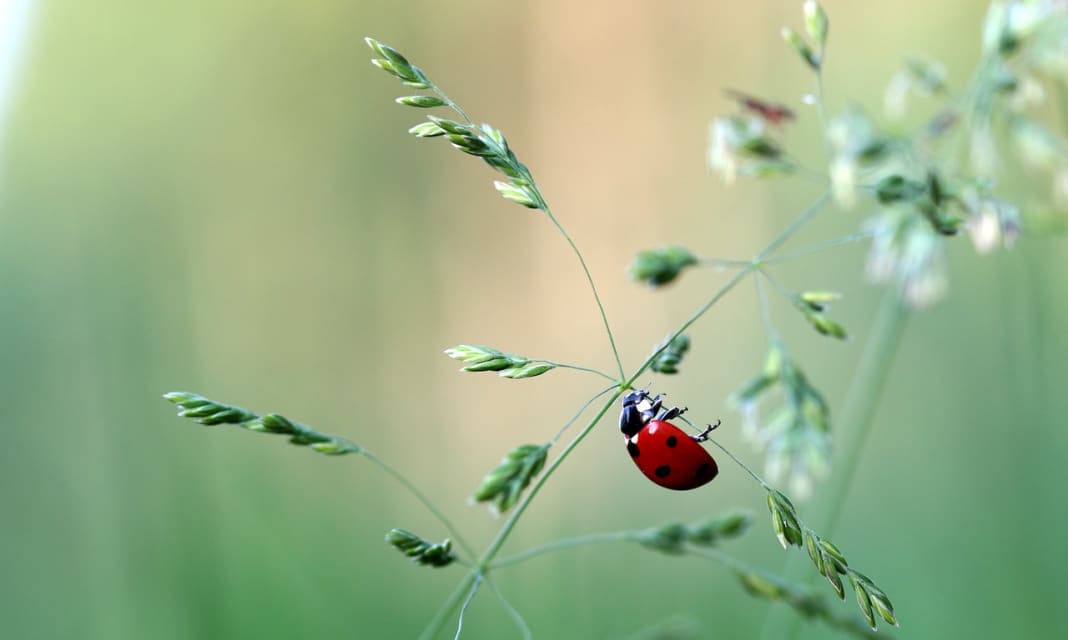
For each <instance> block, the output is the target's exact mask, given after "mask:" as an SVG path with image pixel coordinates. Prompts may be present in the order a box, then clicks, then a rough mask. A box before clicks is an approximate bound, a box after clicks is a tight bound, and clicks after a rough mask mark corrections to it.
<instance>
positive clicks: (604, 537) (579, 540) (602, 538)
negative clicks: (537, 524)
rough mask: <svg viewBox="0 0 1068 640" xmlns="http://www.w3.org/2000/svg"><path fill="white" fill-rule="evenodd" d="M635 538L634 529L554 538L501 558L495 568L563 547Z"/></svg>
mask: <svg viewBox="0 0 1068 640" xmlns="http://www.w3.org/2000/svg"><path fill="white" fill-rule="evenodd" d="M634 539H635V532H633V531H609V532H602V533H591V534H590V535H587V536H576V537H574V538H563V539H561V540H553V541H552V542H547V543H545V544H543V545H539V546H537V547H531V548H530V549H527V550H526V551H521V552H519V553H517V554H515V555H511V556H508V557H506V558H501V559H500V560H498V561H496V562H494V563H493V568H494V569H500V568H501V567H508V566H511V565H514V564H519V563H520V562H524V561H526V560H530V559H531V558H535V557H537V556H540V555H542V554H546V553H551V552H553V551H561V550H563V549H571V548H573V547H582V546H585V545H588V544H602V543H605V542H627V541H631V540H634Z"/></svg>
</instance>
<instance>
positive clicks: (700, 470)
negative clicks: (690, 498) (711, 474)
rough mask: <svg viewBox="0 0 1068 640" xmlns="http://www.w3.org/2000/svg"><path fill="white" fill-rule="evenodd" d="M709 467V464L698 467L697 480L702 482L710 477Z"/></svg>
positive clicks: (705, 463)
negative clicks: (706, 477)
mask: <svg viewBox="0 0 1068 640" xmlns="http://www.w3.org/2000/svg"><path fill="white" fill-rule="evenodd" d="M708 468H709V465H708V463H707V462H704V463H701V466H700V467H697V476H696V477H697V479H698V480H700V479H702V478H704V477H705V476H707V475H708Z"/></svg>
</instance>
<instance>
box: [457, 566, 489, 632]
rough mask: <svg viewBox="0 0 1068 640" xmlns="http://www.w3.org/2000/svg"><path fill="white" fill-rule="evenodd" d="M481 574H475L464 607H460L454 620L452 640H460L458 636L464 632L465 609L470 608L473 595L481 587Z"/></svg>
mask: <svg viewBox="0 0 1068 640" xmlns="http://www.w3.org/2000/svg"><path fill="white" fill-rule="evenodd" d="M482 578H483V576H482V574H481V573H477V574H475V583H474V584H473V585H471V591H470V593H468V594H467V598H466V599H465V600H464V605H463V606H462V607H460V615H459V617H458V618H457V619H456V635H455V636H453V640H460V634H462V633H463V631H464V614H465V613H467V608H468V607H469V606H471V601H472V600H474V599H475V594H476V593H478V588H479V587H481V586H482Z"/></svg>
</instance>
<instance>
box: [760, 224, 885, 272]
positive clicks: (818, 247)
mask: <svg viewBox="0 0 1068 640" xmlns="http://www.w3.org/2000/svg"><path fill="white" fill-rule="evenodd" d="M870 237H872V232H871V231H857V232H856V233H851V234H849V235H845V236H842V237H840V238H832V239H830V240H826V241H824V242H818V243H816V244H812V245H809V246H807V247H800V248H798V249H795V250H793V251H786V252H783V253H780V254H778V255H776V256H773V257H771V258H768V259H766V260H764V264H779V263H782V262H786V261H788V260H793V259H794V258H801V257H804V256H807V255H811V254H813V253H819V252H821V251H823V250H824V249H831V248H833V247H840V246H842V245H846V244H852V243H854V242H857V241H860V240H867V239H868V238H870Z"/></svg>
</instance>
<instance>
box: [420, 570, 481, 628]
mask: <svg viewBox="0 0 1068 640" xmlns="http://www.w3.org/2000/svg"><path fill="white" fill-rule="evenodd" d="M476 575H479V574H478V571H476V570H472V571H469V572H467V575H465V576H464V579H463V580H461V581H460V584H458V585H457V586H456V589H455V590H453V592H452V594H451V595H449V597H448V598H447V599H446V600H445V602H444V603H443V604H442V605H441V607H440V608H439V609H438V610H437V612H436V613H435V614H434V617H433V618H431V619H430V622H428V623H427V625H426V628H424V629H423V632H422V633H420V634H419V638H418V640H433V639H434V638H435V637H436V636H437V635H438V632H439V631H441V627H442V625H444V624H445V620H446V619H447V618H448V617H449V616H451V615H452V612H453V609H455V608H456V607H458V606H460V601H461V600H462V599H463V597H464V594H465V593H467V590H468V589H470V588H471V585H472V584H473V583H474V580H475V576H476Z"/></svg>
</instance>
